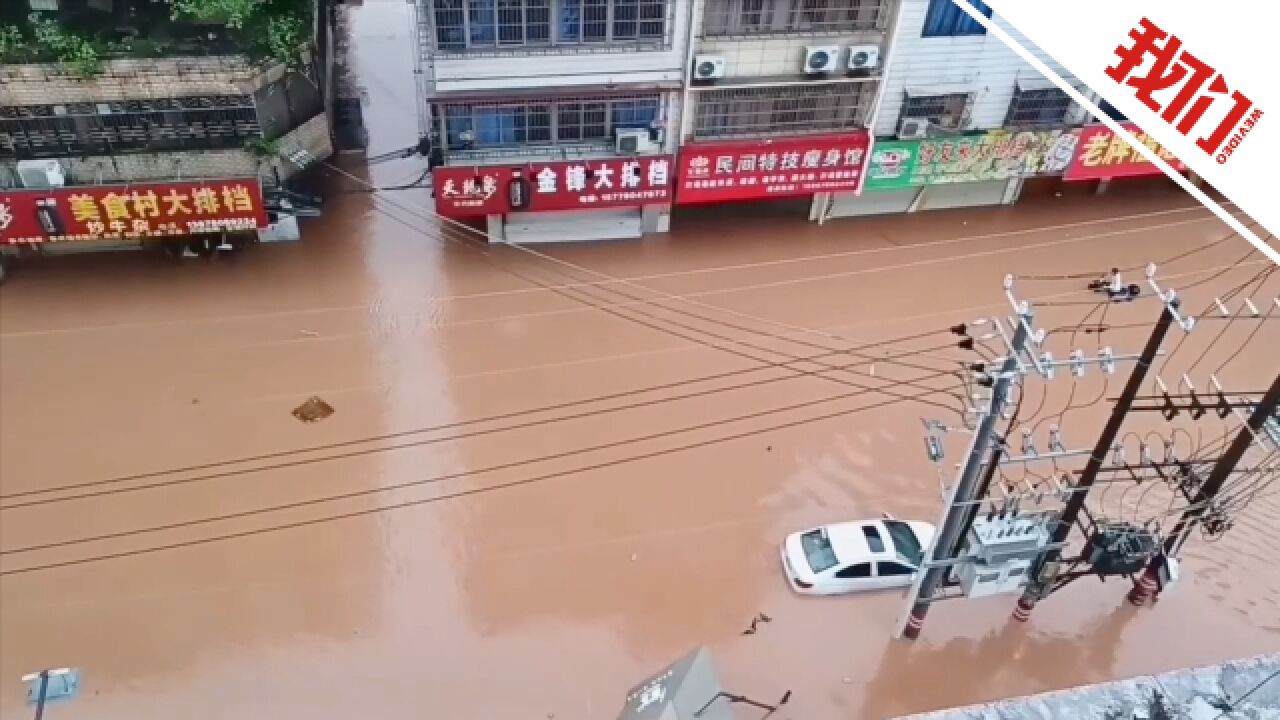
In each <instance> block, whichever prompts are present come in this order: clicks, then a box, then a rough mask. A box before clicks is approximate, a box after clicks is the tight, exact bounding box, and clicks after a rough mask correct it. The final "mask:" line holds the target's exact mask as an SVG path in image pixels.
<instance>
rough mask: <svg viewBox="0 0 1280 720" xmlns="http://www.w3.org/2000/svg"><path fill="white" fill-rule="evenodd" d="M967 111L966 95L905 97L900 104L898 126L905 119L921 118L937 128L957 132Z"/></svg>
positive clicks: (967, 97)
mask: <svg viewBox="0 0 1280 720" xmlns="http://www.w3.org/2000/svg"><path fill="white" fill-rule="evenodd" d="M968 110H969V94H968V93H949V94H947V95H907V96H906V99H905V100H903V103H902V112H901V114H900V115H899V116H898V124H902V121H903V120H906V119H907V118H922V119H925V120H928V121H929V122H931V123H933V124H934V125H937V126H938V127H942V128H948V129H951V130H957V129H959V128H960V126H961V125H963V124H964V119H965V115H966V114H967V113H968Z"/></svg>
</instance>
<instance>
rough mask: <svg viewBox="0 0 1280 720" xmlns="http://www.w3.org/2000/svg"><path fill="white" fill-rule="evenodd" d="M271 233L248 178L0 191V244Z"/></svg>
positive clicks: (252, 181)
mask: <svg viewBox="0 0 1280 720" xmlns="http://www.w3.org/2000/svg"><path fill="white" fill-rule="evenodd" d="M266 226H267V212H266V210H265V208H263V205H262V188H261V186H260V185H258V181H257V180H255V179H250V178H235V179H231V180H207V181H200V182H169V183H137V184H129V185H86V186H79V187H63V188H39V189H31V190H16V189H15V190H4V189H0V243H3V244H6V245H13V244H18V243H42V242H60V241H68V240H72V241H74V240H94V239H99V238H141V237H151V236H165V235H191V234H194V233H206V232H220V231H223V230H254V229H257V228H261V227H266Z"/></svg>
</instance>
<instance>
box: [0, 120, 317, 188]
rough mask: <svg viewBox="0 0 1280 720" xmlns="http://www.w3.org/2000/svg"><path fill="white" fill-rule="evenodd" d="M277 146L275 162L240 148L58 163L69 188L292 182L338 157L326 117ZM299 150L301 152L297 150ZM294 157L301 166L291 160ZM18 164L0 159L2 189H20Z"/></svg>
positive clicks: (285, 136)
mask: <svg viewBox="0 0 1280 720" xmlns="http://www.w3.org/2000/svg"><path fill="white" fill-rule="evenodd" d="M277 143H278V144H279V146H280V150H281V155H283V156H284V157H281V158H274V159H271V160H267V159H265V158H259V157H256V156H254V155H252V154H251V153H249V152H246V151H244V150H238V149H237V150H190V151H186V152H166V153H135V154H121V155H96V156H95V155H90V156H86V157H78V156H75V157H64V158H58V161H59V162H60V163H62V169H63V172H64V173H65V174H66V176H67V184H69V185H93V184H100V183H119V182H140V181H146V180H176V179H189V178H219V177H256V176H262V177H263V178H264V179H265V180H266V181H267V182H273V181H274V179H275V177H276V176H277V175H276V172H275V171H278V173H279V175H278V176H279V177H280V179H281V180H288V179H289V178H291V177H293V176H294V175H296V174H298V173H299V172H301V171H302V170H303V169H304V168H306V167H310V166H311V165H314V164H316V163H317V162H319V161H321V160H325V159H327V158H328V157H329V156H330V155H332V154H333V145H332V144H331V142H330V139H329V122H328V118H327V117H326V116H325V115H324V114H320V115H317V116H315V117H314V118H312V119H310V120H308V121H307V122H305V123H303V124H302V125H300V126H299V127H298V128H296V129H295V130H293V131H292V132H290V133H288V134H286V135H284V136H282V137H281V138H279V140H277ZM299 150H300V151H302V152H300V153H299V152H297V151H299ZM290 156H292V157H293V158H294V159H296V160H298V162H297V163H295V162H293V161H292V160H290V159H288V158H289V157H290ZM16 166H17V163H16V161H14V160H8V159H6V160H0V187H16V186H18V185H20V183H19V182H18V178H17V170H16ZM273 167H274V168H275V171H273V170H272V168H273Z"/></svg>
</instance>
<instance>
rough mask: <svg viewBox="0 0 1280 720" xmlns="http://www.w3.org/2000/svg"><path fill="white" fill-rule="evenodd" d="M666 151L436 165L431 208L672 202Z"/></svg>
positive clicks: (467, 213) (449, 212)
mask: <svg viewBox="0 0 1280 720" xmlns="http://www.w3.org/2000/svg"><path fill="white" fill-rule="evenodd" d="M671 165H672V159H671V156H669V155H655V156H644V157H633V158H625V157H623V158H604V159H600V160H569V161H560V162H531V163H526V164H524V165H515V166H483V165H481V166H478V167H473V166H457V167H438V168H436V169H435V170H433V171H432V184H433V186H434V188H435V196H436V212H438V213H440V214H441V215H444V216H446V217H475V216H479V215H500V214H504V213H509V212H546V211H550V210H578V209H587V208H609V207H640V206H641V205H650V204H660V203H661V204H665V203H669V202H671Z"/></svg>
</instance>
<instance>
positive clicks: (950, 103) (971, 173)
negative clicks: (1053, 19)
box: [815, 0, 1089, 217]
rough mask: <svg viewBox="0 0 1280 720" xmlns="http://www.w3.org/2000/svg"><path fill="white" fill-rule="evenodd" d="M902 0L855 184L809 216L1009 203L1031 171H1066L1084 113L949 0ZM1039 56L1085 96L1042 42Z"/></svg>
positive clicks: (825, 200)
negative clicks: (871, 136)
mask: <svg viewBox="0 0 1280 720" xmlns="http://www.w3.org/2000/svg"><path fill="white" fill-rule="evenodd" d="M901 3H902V4H901V11H900V15H899V17H898V21H897V24H896V28H895V29H894V39H893V43H892V47H891V49H890V51H889V54H888V57H887V58H886V69H885V79H884V87H883V93H882V94H881V96H880V98H879V103H878V106H877V108H876V112H875V115H874V120H873V131H874V133H875V136H876V141H875V149H874V151H873V152H872V156H871V163H870V165H869V167H868V169H867V175H866V178H865V182H864V185H863V192H862V193H861V194H860V195H859V194H854V193H833V194H831V195H828V196H826V197H819V198H817V199H816V201H815V204H816V205H818V206H819V207H818V208H817V209H816V210H815V214H818V215H820V216H823V217H842V216H852V215H865V214H873V213H886V212H908V211H916V210H925V209H937V208H947V207H965V206H980V205H997V204H1006V203H1012V202H1014V201H1016V199H1017V198H1018V196H1019V194H1020V193H1021V191H1022V187H1023V184H1024V183H1025V182H1026V181H1027V180H1028V179H1030V178H1036V177H1042V176H1043V177H1054V176H1060V175H1062V173H1063V171H1064V170H1065V168H1066V166H1067V165H1068V164H1069V163H1070V161H1071V158H1072V157H1073V155H1074V153H1075V149H1076V144H1077V142H1078V130H1077V128H1078V127H1079V126H1080V125H1081V124H1082V123H1083V122H1084V121H1085V119H1086V113H1085V112H1084V111H1083V109H1082V108H1080V107H1079V106H1078V105H1077V104H1076V103H1074V102H1073V101H1072V100H1071V98H1070V96H1069V95H1067V93H1065V92H1064V91H1062V90H1061V89H1060V88H1058V87H1057V86H1056V85H1054V84H1053V83H1052V82H1050V81H1049V80H1047V79H1045V78H1044V77H1043V76H1041V75H1040V73H1039V72H1038V71H1037V70H1035V69H1034V68H1033V67H1031V65H1030V64H1028V63H1027V62H1025V61H1024V60H1022V58H1020V57H1019V56H1018V55H1017V54H1016V53H1015V52H1014V51H1013V50H1012V49H1010V48H1009V47H1008V46H1007V45H1005V44H1004V43H1003V42H1002V41H1001V40H1000V39H998V38H996V37H992V36H989V35H988V34H987V32H986V29H985V28H984V27H983V26H982V25H981V24H979V23H978V22H976V21H975V20H974V19H973V18H971V17H970V16H969V15H967V14H966V13H964V12H963V11H962V10H960V9H959V8H958V7H957V6H956V5H955V4H954V3H952V2H950V0H901ZM975 5H977V6H979V7H980V8H984V9H985V6H984V5H983V4H982V3H980V2H978V3H975ZM986 14H987V16H988V17H992V14H991V12H990V10H989V9H987V13H986ZM992 19H993V21H994V22H995V23H996V24H998V25H999V26H1000V27H1002V28H1003V29H1005V30H1006V31H1008V32H1009V33H1010V34H1011V35H1013V36H1014V37H1021V36H1020V35H1019V34H1018V33H1017V31H1016V30H1013V29H1012V28H1011V27H1009V26H1008V25H1006V24H1004V23H1003V22H1002V21H1001V19H1000V17H999V16H998V15H996V16H994V17H993V18H992ZM1025 44H1026V45H1027V46H1028V47H1031V48H1035V45H1034V44H1030V43H1025ZM1037 57H1038V58H1039V59H1040V60H1042V61H1044V62H1045V63H1046V65H1047V66H1048V67H1050V68H1051V69H1053V70H1054V71H1055V72H1057V73H1059V74H1060V75H1061V76H1062V77H1064V78H1066V79H1067V80H1068V81H1069V82H1072V83H1073V84H1075V85H1076V87H1078V88H1080V89H1082V90H1083V91H1084V92H1086V94H1087V93H1088V92H1089V91H1088V90H1087V88H1084V86H1083V85H1081V84H1080V83H1078V81H1076V80H1075V79H1074V78H1073V77H1072V76H1071V75H1070V74H1069V73H1067V72H1066V70H1065V69H1064V68H1063V67H1062V66H1061V65H1059V64H1058V63H1056V62H1055V61H1054V60H1053V59H1052V58H1050V57H1049V56H1047V55H1045V54H1044V53H1043V52H1040V51H1039V50H1038V49H1037Z"/></svg>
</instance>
